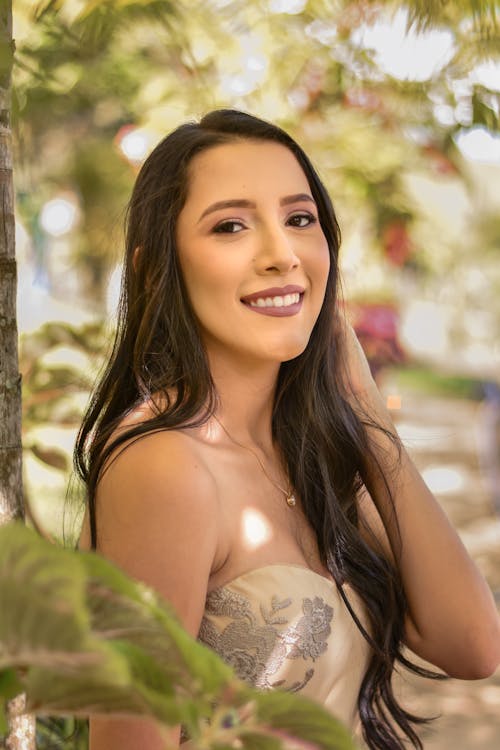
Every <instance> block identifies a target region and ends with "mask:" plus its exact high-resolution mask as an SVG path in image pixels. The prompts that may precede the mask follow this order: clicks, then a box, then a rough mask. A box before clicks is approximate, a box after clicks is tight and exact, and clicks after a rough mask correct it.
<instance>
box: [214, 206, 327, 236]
mask: <svg viewBox="0 0 500 750" xmlns="http://www.w3.org/2000/svg"><path fill="white" fill-rule="evenodd" d="M293 219H307V224H301V225H299V224H291V226H292V227H293V228H294V229H307V227H310V226H312V225H313V224H316V223H317V222H318V219H317V218H316V216H314V214H311V213H309V212H308V211H300V212H297V213H293V214H291V215H290V216H288V217H287V218H286V223H288V222H290V221H291V220H293ZM232 224H239V225H241V226H242V227H243V228H244V222H243V221H241V219H223V220H222V221H220V222H218V223H217V224H216V225H215V226H214V227H213V228H212V230H211V231H212V232H213V233H214V234H239V232H241V231H242V230H241V229H240V230H238V231H237V232H234V231H233V232H225V231H224V229H223V227H225V226H228V225H232Z"/></svg>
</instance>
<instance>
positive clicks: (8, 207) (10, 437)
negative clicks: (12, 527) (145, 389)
mask: <svg viewBox="0 0 500 750" xmlns="http://www.w3.org/2000/svg"><path fill="white" fill-rule="evenodd" d="M13 53H14V41H13V39H12V0H0V524H3V523H7V521H10V520H12V519H14V518H23V517H24V513H23V500H22V498H23V486H22V473H21V469H22V452H21V451H22V449H21V376H20V374H19V364H18V353H17V321H16V287H17V283H16V282H17V277H16V257H15V223H14V188H13V181H12V133H11V128H10V81H11V72H12V58H13ZM24 706H25V699H24V695H18V696H17V697H16V698H14V699H13V700H12V701H10V703H9V710H8V715H9V734H8V737H7V738H6V740H5V747H6V748H7V749H8V750H33V749H34V748H35V747H36V740H35V734H36V732H35V720H34V718H33V717H32V716H29V715H26V714H25V715H22V714H21V713H20V712H22V710H23V708H24Z"/></svg>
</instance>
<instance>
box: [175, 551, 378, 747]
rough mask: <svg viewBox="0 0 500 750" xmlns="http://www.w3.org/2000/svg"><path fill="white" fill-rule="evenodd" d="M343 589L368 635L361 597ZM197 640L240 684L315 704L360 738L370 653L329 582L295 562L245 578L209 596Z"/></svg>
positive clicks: (275, 565) (233, 581)
mask: <svg viewBox="0 0 500 750" xmlns="http://www.w3.org/2000/svg"><path fill="white" fill-rule="evenodd" d="M343 591H344V593H345V595H346V597H347V599H348V601H349V604H350V605H351V607H352V609H353V610H354V612H355V613H356V615H357V617H358V618H359V619H360V621H361V623H362V625H363V626H364V627H365V628H366V629H367V630H368V620H367V616H366V612H365V609H364V605H363V603H362V600H361V598H360V597H359V596H358V595H357V594H356V592H355V591H354V590H353V589H352V588H351V587H350V586H349V585H348V584H344V586H343ZM198 640H199V641H201V642H202V643H204V644H205V645H206V646H208V647H209V648H211V649H212V650H213V651H215V652H216V653H218V654H219V656H220V657H221V658H222V659H223V660H224V661H225V662H226V663H228V664H230V665H231V666H232V667H233V669H234V670H235V672H236V674H237V675H238V676H239V677H240V678H241V679H242V680H245V681H246V682H248V683H249V684H251V685H253V686H254V687H256V688H258V689H262V690H272V689H275V688H279V689H282V690H289V691H293V692H298V693H300V694H302V695H305V696H307V697H309V698H312V699H313V700H316V701H317V702H319V703H321V704H322V705H323V706H324V707H325V708H326V709H327V710H329V711H330V712H331V713H332V714H333V715H334V716H335V717H337V718H338V719H340V720H341V721H342V722H344V724H345V725H346V726H347V727H349V728H350V729H351V731H352V732H353V733H355V730H356V728H357V725H358V712H357V698H358V693H359V689H360V686H361V682H362V680H363V677H364V675H365V673H366V670H367V667H368V662H369V658H370V647H369V645H368V643H367V641H366V640H365V639H364V637H363V636H362V634H361V633H360V631H359V629H358V627H357V626H356V624H355V622H354V620H353V618H352V616H351V614H350V613H349V610H348V609H347V606H346V604H345V602H344V601H343V599H342V596H341V595H340V593H339V591H338V589H337V586H336V584H335V583H334V582H333V581H331V580H329V579H328V578H326V577H325V576H323V575H321V574H319V573H316V572H315V571H313V570H310V569H309V568H306V567H305V566H301V565H295V564H290V563H283V564H271V565H265V566H263V567H260V568H256V569H253V570H249V571H248V572H246V573H243V574H242V575H240V576H238V577H237V578H234V579H233V580H231V581H229V582H228V583H226V584H224V585H223V586H220V587H218V588H216V589H214V590H212V591H211V592H210V593H209V594H208V596H207V599H206V604H205V611H204V616H203V619H202V622H201V626H200V630H199V634H198ZM182 747H183V749H184V750H187V748H188V747H189V742H188V743H186V744H183V745H182Z"/></svg>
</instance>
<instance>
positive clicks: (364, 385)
mask: <svg viewBox="0 0 500 750" xmlns="http://www.w3.org/2000/svg"><path fill="white" fill-rule="evenodd" d="M341 336H342V337H343V344H344V353H345V384H346V387H347V389H348V390H349V391H351V392H352V393H353V394H354V395H355V396H358V395H359V396H362V395H363V394H365V393H366V391H371V390H372V389H373V388H376V387H377V386H376V384H375V381H374V379H373V377H372V374H371V371H370V365H369V364H368V360H367V359H366V355H365V353H364V351H363V349H362V347H361V344H360V343H359V340H358V337H357V336H356V334H355V332H354V329H353V327H352V326H351V325H350V324H349V323H347V322H346V323H345V325H344V326H343V330H342V332H341Z"/></svg>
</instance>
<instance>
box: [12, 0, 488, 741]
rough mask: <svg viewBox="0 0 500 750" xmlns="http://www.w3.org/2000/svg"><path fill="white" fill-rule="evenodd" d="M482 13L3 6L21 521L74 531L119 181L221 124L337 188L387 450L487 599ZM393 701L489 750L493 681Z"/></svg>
mask: <svg viewBox="0 0 500 750" xmlns="http://www.w3.org/2000/svg"><path fill="white" fill-rule="evenodd" d="M495 10H496V3H495V2H482V1H481V2H479V1H476V2H474V0H468V1H467V2H454V3H448V2H424V1H423V0H414V1H413V2H410V1H408V2H406V3H401V2H373V1H371V0H351V1H349V0H191V1H189V0H176V2H172V1H171V0H101V1H100V2H99V0H51V2H48V1H47V0H46V1H45V2H34V0H17V2H15V4H14V37H15V39H16V45H17V53H16V63H15V69H14V74H13V76H14V78H13V111H14V136H15V186H16V202H17V205H16V210H17V227H16V243H17V258H18V272H19V282H18V323H19V330H20V342H21V343H20V347H21V351H20V357H21V371H22V374H23V381H24V392H23V401H24V471H25V493H26V500H27V503H28V505H29V509H30V514H31V517H32V520H33V522H34V523H36V524H38V525H40V526H41V527H43V528H44V529H45V530H46V531H47V532H48V533H49V534H50V535H51V536H53V537H54V538H57V539H61V540H62V539H63V538H64V540H65V542H66V543H72V542H74V540H75V539H76V536H77V534H78V530H79V519H80V515H79V505H78V488H77V487H74V489H73V491H72V492H71V493H70V495H71V502H70V501H69V500H68V501H67V500H66V498H67V490H68V484H69V482H70V478H71V461H72V449H73V444H74V440H75V436H76V431H77V429H78V425H79V422H80V419H81V415H82V412H83V409H84V408H85V405H86V403H87V400H88V395H89V391H90V388H91V387H92V383H93V382H94V380H95V378H96V376H97V374H98V372H99V370H100V368H101V366H102V363H103V361H104V358H105V356H106V354H107V352H108V351H109V347H110V342H111V339H112V333H113V325H114V311H115V307H116V302H117V297H118V290H119V283H120V272H121V268H120V258H121V254H122V248H123V234H122V224H123V217H124V209H125V206H126V202H127V199H128V197H129V194H130V191H131V188H132V184H133V181H134V178H135V175H136V174H137V171H138V169H139V168H140V165H141V163H142V162H143V161H144V159H145V157H146V156H147V154H148V153H149V151H150V150H151V149H152V148H153V147H154V145H155V144H156V143H157V142H158V141H159V140H160V139H161V138H162V137H163V136H164V135H165V134H166V133H167V132H168V131H170V130H171V129H172V128H174V127H175V126H177V125H178V124H180V123H181V122H183V121H185V120H186V119H190V118H197V117H199V116H200V115H202V114H203V113H204V112H205V111H207V110H209V109H212V108H215V107H221V106H222V107H227V106H231V107H237V108H240V109H244V110H247V111H250V112H252V113H254V114H256V115H258V116H261V117H263V118H266V119H271V120H273V121H275V122H277V123H278V124H280V125H282V126H283V127H284V128H285V129H287V130H289V131H290V132H291V133H292V135H293V136H294V137H295V138H296V139H297V140H298V141H299V142H300V143H301V145H302V146H303V147H304V148H305V150H306V152H307V153H308V154H309V155H310V156H311V157H312V160H313V162H314V164H315V165H316V167H317V168H318V171H319V173H320V175H321V177H322V178H323V180H324V182H325V183H326V185H327V187H328V189H329V190H330V193H331V195H332V198H333V201H334V205H335V207H336V210H337V213H338V216H339V220H340V224H341V227H342V231H343V244H342V250H341V267H342V273H343V280H344V296H345V304H346V307H347V310H348V313H349V315H350V316H351V319H352V321H353V324H354V326H355V328H356V330H357V333H358V336H359V338H360V340H361V342H362V344H363V346H364V348H365V351H366V353H367V355H368V357H369V360H370V364H371V366H372V368H373V372H374V374H375V376H376V378H377V381H378V383H379V386H380V388H381V390H382V392H383V393H384V394H385V396H386V398H387V403H388V406H389V408H391V410H392V411H393V414H394V418H395V420H396V422H397V425H398V429H399V431H400V433H401V435H402V438H403V440H404V441H405V443H406V445H407V446H408V448H409V449H410V451H411V452H412V455H413V457H414V459H415V461H416V462H417V464H418V466H419V467H420V469H421V470H422V472H423V475H424V477H425V479H426V481H427V483H428V484H429V486H430V487H431V489H432V490H433V491H434V492H435V494H436V496H437V497H438V499H439V501H440V502H441V503H442V504H443V507H444V508H445V510H446V512H447V513H448V515H449V516H450V518H451V519H452V521H453V523H454V524H455V525H456V527H457V528H458V530H459V532H460V534H461V536H462V538H463V540H464V542H465V544H466V545H467V547H468V548H469V550H470V552H471V554H472V555H473V557H474V559H475V560H476V561H477V563H478V565H479V566H480V568H481V570H482V571H483V572H484V574H485V575H486V577H487V578H488V581H489V582H490V585H491V587H492V589H493V590H494V592H495V595H496V597H497V601H500V525H499V514H500V337H499V333H500V263H499V259H500V213H499V203H500V132H499V125H498V116H499V102H500V93H499V92H500V28H499V26H500V21H498V22H497V20H496V16H495ZM497 13H500V7H498V8H497ZM443 596H446V592H445V591H443ZM398 689H399V690H400V692H401V693H402V694H403V696H404V699H405V700H406V702H407V704H408V705H409V706H410V707H411V708H412V709H414V710H415V711H416V712H417V713H418V712H422V713H424V714H425V713H426V714H427V715H436V714H441V715H442V716H441V718H439V719H438V720H437V721H436V722H434V723H433V725H432V727H431V729H429V730H425V731H424V747H425V748H426V750H449V749H450V748H454V749H455V748H460V750H472V748H474V749H478V750H494V749H496V748H498V747H500V674H497V675H495V676H493V677H492V678H490V679H488V680H482V681H479V682H475V683H463V682H460V681H456V680H449V681H448V682H446V683H444V684H439V685H436V684H430V683H428V682H424V681H422V680H419V681H416V680H413V679H409V678H408V677H407V676H402V677H401V679H400V680H399V688H398ZM75 742H76V740H75ZM70 746H71V747H73V745H70V744H68V747H70ZM75 747H76V745H75Z"/></svg>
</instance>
